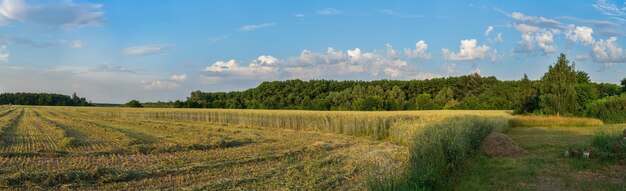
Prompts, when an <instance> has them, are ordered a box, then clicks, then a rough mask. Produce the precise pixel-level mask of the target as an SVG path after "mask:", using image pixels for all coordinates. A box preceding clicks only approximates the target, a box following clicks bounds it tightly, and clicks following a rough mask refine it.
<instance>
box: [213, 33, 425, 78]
mask: <svg viewBox="0 0 626 191" xmlns="http://www.w3.org/2000/svg"><path fill="white" fill-rule="evenodd" d="M420 44H422V43H419V42H418V46H420V47H421V45H420ZM423 44H424V45H425V42H424V43H423ZM423 48H424V49H423V50H426V49H425V48H426V47H423ZM411 51H414V50H411ZM418 52H419V51H418ZM423 53H424V54H425V52H423ZM424 54H422V55H421V56H424ZM418 55H419V54H418ZM402 58H403V57H401V56H400V55H398V52H397V50H396V49H394V48H393V46H391V45H390V44H387V45H386V46H385V48H384V49H382V50H374V51H371V52H365V51H362V50H361V49H360V48H355V49H351V50H347V51H340V50H335V49H333V48H328V50H327V51H325V52H313V51H310V50H303V51H302V52H301V53H300V55H298V56H292V57H287V58H285V59H278V58H275V57H273V56H267V55H262V56H259V57H258V58H256V59H254V60H252V61H250V62H249V64H247V65H246V64H241V63H239V62H237V61H236V60H227V61H217V62H215V63H213V64H212V65H210V66H207V67H205V68H204V69H203V71H204V76H205V78H206V79H207V80H209V79H210V81H211V82H217V81H220V82H223V81H225V80H280V79H294V78H298V79H320V78H324V79H353V80H354V79H372V78H395V79H409V78H413V77H416V74H420V75H422V77H423V76H427V73H423V72H420V71H418V70H417V69H415V68H412V67H410V66H409V63H408V62H407V61H406V60H403V59H402Z"/></svg>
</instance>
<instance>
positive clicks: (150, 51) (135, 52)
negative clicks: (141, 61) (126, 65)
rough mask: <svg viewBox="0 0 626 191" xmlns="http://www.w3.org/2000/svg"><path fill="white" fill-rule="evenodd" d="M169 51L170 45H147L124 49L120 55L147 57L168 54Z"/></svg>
mask: <svg viewBox="0 0 626 191" xmlns="http://www.w3.org/2000/svg"><path fill="white" fill-rule="evenodd" d="M171 49H172V46H171V45H166V44H149V45H142V46H133V47H128V48H125V49H124V50H122V54H124V55H126V56H147V55H154V54H164V53H167V52H169V51H170V50H171Z"/></svg>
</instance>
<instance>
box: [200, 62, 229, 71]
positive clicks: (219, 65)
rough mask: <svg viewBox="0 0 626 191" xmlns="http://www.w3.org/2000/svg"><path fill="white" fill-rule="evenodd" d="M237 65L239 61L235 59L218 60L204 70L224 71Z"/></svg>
mask: <svg viewBox="0 0 626 191" xmlns="http://www.w3.org/2000/svg"><path fill="white" fill-rule="evenodd" d="M235 67H237V62H236V61H235V60H229V61H227V62H224V61H217V62H215V63H213V65H211V66H207V67H206V68H204V70H203V71H205V72H222V71H227V70H231V69H232V68H235Z"/></svg>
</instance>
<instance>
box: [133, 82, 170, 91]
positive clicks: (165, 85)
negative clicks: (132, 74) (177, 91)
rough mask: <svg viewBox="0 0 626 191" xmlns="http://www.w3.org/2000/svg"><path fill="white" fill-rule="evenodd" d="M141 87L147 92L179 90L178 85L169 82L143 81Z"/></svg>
mask: <svg viewBox="0 0 626 191" xmlns="http://www.w3.org/2000/svg"><path fill="white" fill-rule="evenodd" d="M140 85H141V86H142V87H143V88H144V89H146V90H165V89H174V88H178V84H176V83H174V82H172V81H167V80H142V81H141V82H140Z"/></svg>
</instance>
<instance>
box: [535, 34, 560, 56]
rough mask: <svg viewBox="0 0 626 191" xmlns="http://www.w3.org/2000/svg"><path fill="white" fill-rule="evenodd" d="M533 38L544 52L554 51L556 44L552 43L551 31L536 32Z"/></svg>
mask: <svg viewBox="0 0 626 191" xmlns="http://www.w3.org/2000/svg"><path fill="white" fill-rule="evenodd" d="M535 40H536V41H537V44H538V45H539V48H541V50H543V52H544V53H554V52H556V45H555V44H554V39H553V35H552V32H550V31H542V32H538V33H537V34H536V35H535Z"/></svg>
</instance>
